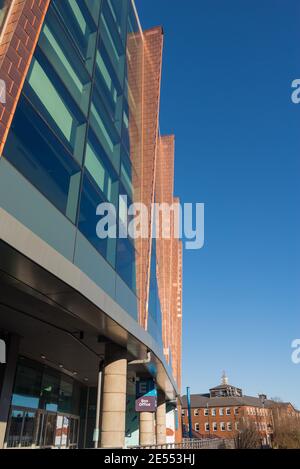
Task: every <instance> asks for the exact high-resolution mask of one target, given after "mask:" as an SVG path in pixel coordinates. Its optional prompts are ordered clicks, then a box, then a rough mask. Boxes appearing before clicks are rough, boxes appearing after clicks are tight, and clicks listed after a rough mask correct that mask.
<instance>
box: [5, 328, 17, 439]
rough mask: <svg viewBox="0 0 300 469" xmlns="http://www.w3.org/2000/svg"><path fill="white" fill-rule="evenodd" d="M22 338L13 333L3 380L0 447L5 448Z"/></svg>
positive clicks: (8, 345)
mask: <svg viewBox="0 0 300 469" xmlns="http://www.w3.org/2000/svg"><path fill="white" fill-rule="evenodd" d="M19 344H20V338H19V337H18V336H16V335H11V336H10V338H9V341H8V343H7V344H6V345H7V353H6V364H5V365H1V366H4V367H5V370H4V373H3V381H2V386H1V389H0V448H3V445H4V438H5V432H6V426H7V419H8V416H9V409H10V402H11V396H12V392H13V386H14V379H15V374H16V367H17V361H18V354H19Z"/></svg>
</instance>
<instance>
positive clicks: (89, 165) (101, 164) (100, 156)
mask: <svg viewBox="0 0 300 469" xmlns="http://www.w3.org/2000/svg"><path fill="white" fill-rule="evenodd" d="M85 168H86V170H87V171H88V172H89V174H90V176H91V177H92V178H93V179H94V181H95V183H96V184H97V186H98V189H100V191H101V194H102V196H103V199H104V200H106V201H107V202H111V203H112V204H114V206H115V207H116V210H118V196H119V185H118V175H117V173H116V171H115V169H114V168H113V166H112V164H111V162H110V161H109V159H108V158H107V156H106V154H105V152H104V150H103V148H102V146H101V145H100V143H99V141H98V139H97V138H96V135H95V134H94V132H93V131H92V129H90V130H89V136H88V142H87V148H86V155H85Z"/></svg>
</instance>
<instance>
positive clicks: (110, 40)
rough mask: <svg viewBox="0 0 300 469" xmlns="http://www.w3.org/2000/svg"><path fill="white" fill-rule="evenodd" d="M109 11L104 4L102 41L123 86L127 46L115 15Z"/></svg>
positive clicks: (101, 23)
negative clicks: (117, 26)
mask: <svg viewBox="0 0 300 469" xmlns="http://www.w3.org/2000/svg"><path fill="white" fill-rule="evenodd" d="M109 11H110V10H109V8H108V7H107V6H106V7H105V4H104V9H103V11H102V13H101V21H100V35H101V36H100V41H101V42H103V43H104V46H105V49H106V50H107V53H108V55H109V57H110V59H111V63H112V65H113V67H114V70H115V73H116V75H117V77H118V80H119V82H120V84H121V85H122V86H123V82H124V74H125V63H126V57H125V55H126V54H125V46H124V44H123V43H122V41H121V38H120V36H119V34H118V31H117V29H116V25H115V23H114V20H113V17H112V15H111V14H110V13H109Z"/></svg>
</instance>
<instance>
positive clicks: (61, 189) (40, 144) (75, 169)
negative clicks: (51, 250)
mask: <svg viewBox="0 0 300 469" xmlns="http://www.w3.org/2000/svg"><path fill="white" fill-rule="evenodd" d="M4 156H5V157H6V158H7V159H8V160H9V161H10V162H11V163H12V164H13V165H14V166H15V167H16V168H17V169H18V170H19V171H20V172H21V173H22V174H23V176H24V177H26V178H27V179H28V180H29V181H30V182H31V183H32V184H33V185H34V186H35V187H36V188H37V189H38V190H39V191H40V192H41V193H42V194H44V195H45V197H47V199H48V200H50V201H51V202H52V203H53V204H54V205H55V206H56V207H57V208H58V209H59V210H60V211H61V212H62V213H63V214H65V215H67V216H68V217H69V218H70V219H71V220H72V221H73V222H74V221H75V214H76V207H77V197H78V191H79V180H80V167H79V165H78V164H77V163H76V161H75V160H74V159H73V158H72V157H71V155H70V154H69V153H68V152H67V151H66V150H65V148H64V147H63V145H61V144H60V142H59V141H58V140H57V139H56V137H55V136H54V134H53V133H52V132H51V131H50V130H49V128H48V126H47V125H46V123H45V122H44V121H43V119H41V118H40V117H39V115H38V114H37V113H36V112H35V111H34V109H33V108H32V106H31V105H30V104H29V102H28V100H27V99H26V98H25V97H24V96H22V97H21V99H20V101H19V104H18V107H17V110H16V113H15V116H14V119H13V123H12V126H11V130H10V132H9V135H8V139H7V142H6V145H5V147H4ZM70 207H71V208H70Z"/></svg>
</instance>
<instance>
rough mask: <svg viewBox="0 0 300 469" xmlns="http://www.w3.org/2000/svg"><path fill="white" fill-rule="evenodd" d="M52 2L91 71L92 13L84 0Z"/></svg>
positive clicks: (94, 43) (93, 41) (92, 49)
mask: <svg viewBox="0 0 300 469" xmlns="http://www.w3.org/2000/svg"><path fill="white" fill-rule="evenodd" d="M97 1H99V0H97ZM52 4H53V5H54V7H55V8H56V10H57V12H58V13H59V16H60V18H61V20H62V22H63V24H64V26H65V28H66V30H67V31H68V33H69V34H70V36H71V37H72V39H73V41H74V43H75V44H76V46H77V47H78V50H79V52H80V54H81V57H82V59H83V60H84V62H85V64H86V67H87V69H88V70H89V72H90V73H92V69H93V62H94V56H95V48H96V39H97V26H96V24H95V21H94V20H93V16H94V15H93V16H92V14H91V12H90V9H89V8H87V6H86V3H85V1H84V0H64V1H62V0H52Z"/></svg>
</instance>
